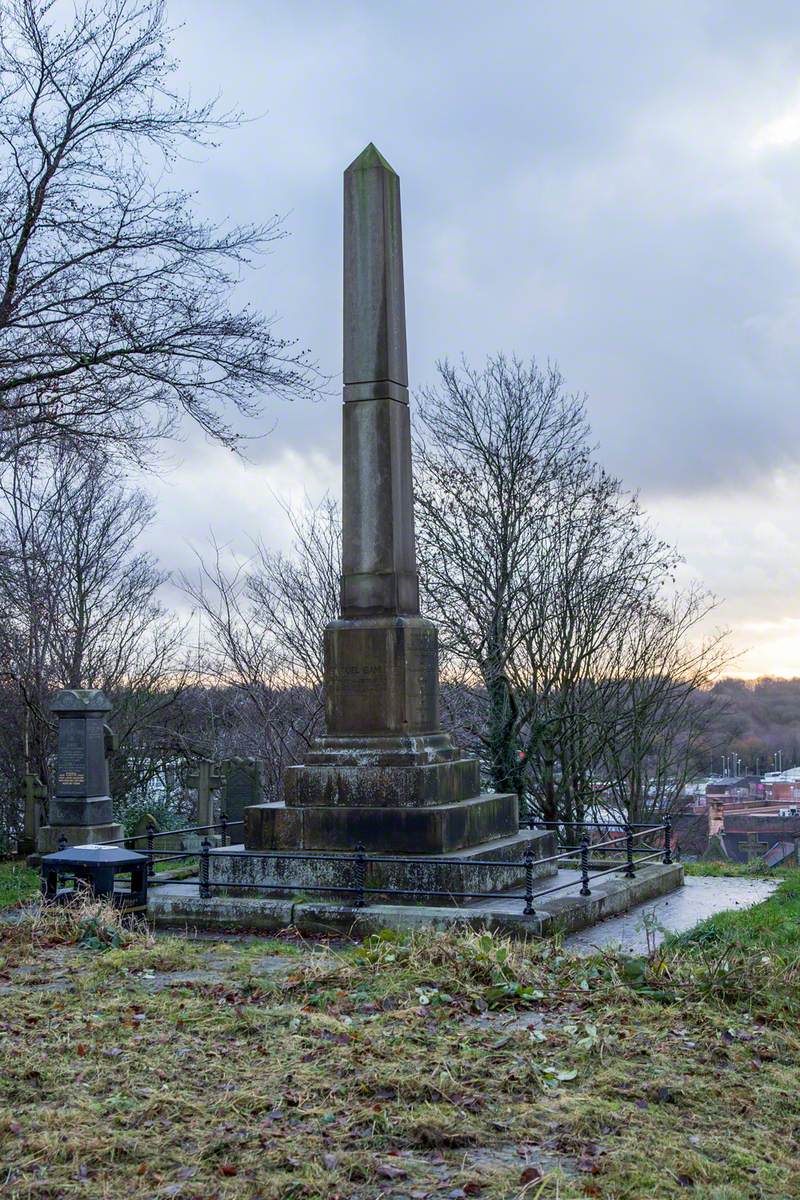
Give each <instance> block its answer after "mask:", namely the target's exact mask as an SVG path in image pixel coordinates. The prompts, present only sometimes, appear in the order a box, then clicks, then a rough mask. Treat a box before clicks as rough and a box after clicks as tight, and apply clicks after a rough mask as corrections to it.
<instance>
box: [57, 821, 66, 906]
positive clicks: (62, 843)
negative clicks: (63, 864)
mask: <svg viewBox="0 0 800 1200" xmlns="http://www.w3.org/2000/svg"><path fill="white" fill-rule="evenodd" d="M56 845H57V846H58V852H59V854H60V853H61V851H62V850H66V848H67V839H66V837H65V836H64V834H63V833H60V834H59V835H58V841H57V842H56ZM65 884H66V876H65V875H64V874H63V872H61V871H59V872H58V873H57V874H56V894H58V892H60V891H61V889H62V887H64V885H65Z"/></svg>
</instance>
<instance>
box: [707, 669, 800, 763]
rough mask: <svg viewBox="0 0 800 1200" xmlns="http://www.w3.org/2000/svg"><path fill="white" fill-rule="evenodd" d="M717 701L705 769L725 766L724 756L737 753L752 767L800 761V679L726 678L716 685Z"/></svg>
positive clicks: (712, 717)
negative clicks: (779, 757)
mask: <svg viewBox="0 0 800 1200" xmlns="http://www.w3.org/2000/svg"><path fill="white" fill-rule="evenodd" d="M710 694H711V697H712V699H713V701H714V704H713V706H712V709H711V716H710V720H709V724H708V726H707V728H706V731H705V736H704V739H703V740H704V743H705V750H706V757H705V760H703V755H702V753H700V754H699V755H698V760H697V768H698V770H699V771H708V770H712V771H713V772H714V773H715V774H716V773H719V772H721V771H722V766H723V756H730V755H736V756H737V757H738V758H741V760H742V769H743V770H746V771H752V770H756V769H758V770H761V771H771V770H774V769H775V768H776V766H777V763H776V760H775V756H776V755H777V754H778V753H779V752H780V753H781V754H782V763H781V765H782V767H783V768H784V769H785V768H787V767H791V766H797V765H800V679H773V678H770V677H764V678H762V679H752V680H751V679H721V680H720V681H719V682H718V683H716V684H715V685H714V687H713V688H711V693H710Z"/></svg>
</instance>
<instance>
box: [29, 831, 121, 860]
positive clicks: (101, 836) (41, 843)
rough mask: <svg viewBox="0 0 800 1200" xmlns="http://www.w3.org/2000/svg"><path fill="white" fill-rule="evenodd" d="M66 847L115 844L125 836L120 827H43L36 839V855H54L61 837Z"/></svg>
mask: <svg viewBox="0 0 800 1200" xmlns="http://www.w3.org/2000/svg"><path fill="white" fill-rule="evenodd" d="M62 836H63V837H65V838H66V839H67V845H68V846H90V845H95V844H97V843H99V842H115V841H118V840H119V839H120V838H122V837H124V836H125V832H124V830H123V828H122V826H121V825H114V824H110V825H43V826H42V827H41V829H40V830H39V833H38V834H37V837H36V851H37V853H38V854H55V852H56V850H58V842H59V839H60V838H61V837H62Z"/></svg>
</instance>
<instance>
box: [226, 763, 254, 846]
mask: <svg viewBox="0 0 800 1200" xmlns="http://www.w3.org/2000/svg"><path fill="white" fill-rule="evenodd" d="M223 772H224V776H225V787H224V791H223V794H222V809H223V811H224V813H225V818H226V820H227V822H228V825H229V826H231V825H232V826H235V828H233V829H231V836H232V837H233V838H234V840H237V841H238V840H240V839H241V830H242V826H241V822H242V821H243V820H244V813H245V809H246V808H249V807H251V806H252V805H254V804H259V803H260V802H261V799H262V797H263V794H264V787H263V765H262V762H261V759H258V758H229V759H226V761H225V763H224V764H223Z"/></svg>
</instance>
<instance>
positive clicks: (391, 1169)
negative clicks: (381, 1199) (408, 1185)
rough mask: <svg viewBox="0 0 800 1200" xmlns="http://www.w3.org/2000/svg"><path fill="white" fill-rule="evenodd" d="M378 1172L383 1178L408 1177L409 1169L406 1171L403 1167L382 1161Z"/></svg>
mask: <svg viewBox="0 0 800 1200" xmlns="http://www.w3.org/2000/svg"><path fill="white" fill-rule="evenodd" d="M378 1174H379V1175H380V1176H381V1178H383V1179H407V1178H408V1171H404V1170H403V1168H402V1167H395V1166H392V1164H391V1163H381V1164H380V1166H379V1167H378Z"/></svg>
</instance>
